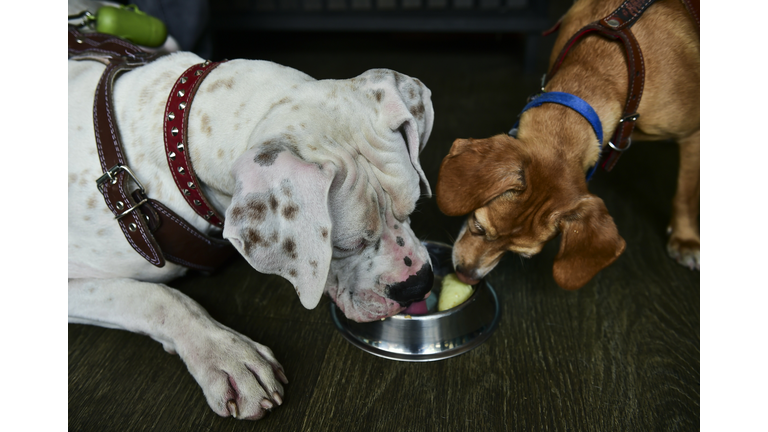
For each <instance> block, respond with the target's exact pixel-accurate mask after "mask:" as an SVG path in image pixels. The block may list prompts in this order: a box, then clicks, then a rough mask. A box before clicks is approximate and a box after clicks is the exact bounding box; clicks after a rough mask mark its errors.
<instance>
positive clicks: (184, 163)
mask: <svg viewBox="0 0 768 432" xmlns="http://www.w3.org/2000/svg"><path fill="white" fill-rule="evenodd" d="M221 63H223V62H216V63H211V62H210V61H206V62H204V63H200V64H196V65H194V66H192V67H190V68H189V69H187V70H186V71H185V72H184V73H183V74H181V77H179V79H177V80H176V84H174V86H173V88H172V89H171V93H170V94H169V95H168V102H167V103H166V104H165V125H164V126H163V128H164V134H163V135H164V138H165V156H166V159H167V160H168V168H170V170H171V174H172V175H173V180H174V181H175V182H176V186H177V187H178V188H179V191H181V194H182V195H183V196H184V199H185V200H187V203H188V204H189V206H190V207H192V209H193V210H194V211H195V212H196V213H197V214H199V215H200V216H201V217H203V218H204V219H205V220H207V221H208V222H209V223H210V224H211V225H213V226H215V227H222V226H224V217H223V216H222V215H221V214H219V212H217V211H216V209H214V208H213V206H212V205H210V204H209V203H208V200H206V199H205V196H204V195H203V193H202V190H201V189H200V184H199V182H198V181H197V176H196V175H195V171H194V170H193V169H192V160H191V158H190V156H189V151H187V148H186V145H187V142H188V141H187V136H188V135H187V128H188V126H189V112H190V111H191V109H192V101H193V100H194V97H195V93H196V92H197V89H198V88H199V87H200V83H202V82H203V79H204V78H205V77H206V75H208V73H209V72H211V71H212V70H213V69H215V68H216V66H218V65H220V64H221Z"/></svg>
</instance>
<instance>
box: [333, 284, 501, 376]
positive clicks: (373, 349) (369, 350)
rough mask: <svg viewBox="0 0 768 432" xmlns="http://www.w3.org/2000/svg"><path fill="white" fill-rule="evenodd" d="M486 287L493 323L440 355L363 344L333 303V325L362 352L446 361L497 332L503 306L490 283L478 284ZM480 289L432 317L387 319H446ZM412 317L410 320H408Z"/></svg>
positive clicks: (468, 301) (396, 317)
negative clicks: (492, 308)
mask: <svg viewBox="0 0 768 432" xmlns="http://www.w3.org/2000/svg"><path fill="white" fill-rule="evenodd" d="M479 284H483V285H485V288H486V289H487V290H488V293H489V294H490V296H491V298H492V299H493V306H494V312H493V319H492V320H491V323H490V324H489V325H488V328H487V330H485V331H483V332H482V333H481V334H479V335H478V336H477V337H475V338H474V339H472V340H470V341H469V342H467V343H465V344H463V345H461V346H458V347H455V348H451V349H448V350H445V351H441V352H439V353H431V354H404V353H396V352H391V351H386V350H383V349H380V348H376V347H374V346H371V345H368V344H366V343H364V342H362V341H361V340H360V339H358V338H357V337H356V336H355V335H354V334H353V333H352V332H351V331H350V330H349V328H347V327H346V326H344V325H343V324H342V322H341V319H339V316H338V313H337V312H338V311H339V308H337V307H336V304H335V303H333V302H331V303H330V312H331V318H332V319H333V323H334V325H335V326H336V328H337V329H338V330H339V332H340V333H341V335H342V336H343V337H344V338H345V339H346V340H347V341H349V342H350V343H351V344H352V345H354V346H356V347H357V348H360V349H361V350H363V351H365V352H367V353H369V354H373V355H375V356H378V357H382V358H386V359H389V360H398V361H406V362H428V361H437V360H445V359H448V358H451V357H456V356H458V355H461V354H464V353H466V352H468V351H471V350H472V349H474V348H477V347H478V346H480V345H481V344H482V343H483V342H485V341H486V340H487V339H488V338H489V337H490V336H491V334H493V332H494V331H495V330H496V327H497V326H498V324H499V320H500V319H501V305H500V304H499V298H498V296H497V295H496V291H495V290H494V289H493V287H492V286H491V284H490V283H488V282H487V281H486V280H482V281H480V282H479V283H478V285H479ZM477 291H478V289H475V292H474V293H473V294H472V296H471V297H470V298H469V299H467V301H466V302H464V303H463V304H462V305H460V306H458V307H455V308H451V309H448V310H445V311H442V312H438V313H434V314H430V315H402V314H398V315H394V316H391V317H389V318H387V319H396V320H430V319H431V320H436V319H440V318H444V317H447V316H450V315H453V314H456V313H458V312H460V311H461V310H462V309H463V308H464V306H465V305H467V304H469V303H470V302H471V300H472V298H473V297H475V294H477ZM408 317H410V318H408Z"/></svg>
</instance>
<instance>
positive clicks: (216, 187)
mask: <svg viewBox="0 0 768 432" xmlns="http://www.w3.org/2000/svg"><path fill="white" fill-rule="evenodd" d="M202 62H203V59H201V58H199V57H198V56H196V55H194V54H191V53H174V54H170V55H167V56H165V57H161V58H160V59H158V60H155V61H154V62H152V63H149V64H148V65H146V66H142V67H140V68H138V69H135V70H133V71H130V72H127V73H125V74H123V75H122V76H121V77H119V78H118V79H117V80H116V83H115V86H114V106H115V117H116V118H115V119H114V120H115V122H116V124H117V125H118V127H119V131H120V137H121V140H122V144H123V147H124V151H125V156H126V159H127V162H126V163H127V165H128V166H130V168H131V169H132V170H133V172H134V173H135V175H136V178H137V179H138V181H139V182H141V183H142V184H143V185H144V187H145V190H146V195H147V196H148V197H150V198H152V199H155V200H158V201H160V202H162V203H163V204H165V205H166V206H167V207H168V208H170V209H171V210H172V211H174V212H175V213H176V214H178V215H179V216H181V217H182V218H184V219H186V220H187V221H188V222H189V223H190V224H191V225H193V226H194V227H195V228H197V229H198V230H200V231H202V232H206V233H209V234H211V233H215V232H216V231H217V230H218V231H219V232H221V233H222V234H223V237H224V238H226V239H228V240H229V241H230V242H231V243H232V244H233V245H234V246H235V248H236V249H237V251H239V252H240V254H241V255H242V256H243V257H245V259H246V260H247V261H248V262H249V263H250V264H251V265H252V266H253V267H254V268H255V269H256V270H258V271H260V272H265V273H272V274H279V275H281V276H283V277H285V278H286V279H287V280H289V281H290V282H291V283H292V284H293V285H294V286H295V288H296V292H297V294H298V295H299V297H300V301H301V303H302V304H303V305H304V306H305V307H307V308H309V309H311V308H314V307H315V306H316V305H317V304H318V302H319V300H320V298H321V296H322V294H323V293H326V294H328V295H329V296H330V298H331V299H332V300H333V301H334V302H335V303H336V305H337V306H338V307H339V308H340V309H341V310H343V311H344V313H345V314H346V316H347V317H349V318H351V319H353V320H357V321H370V320H376V319H380V318H383V317H387V316H391V315H393V314H396V313H398V312H400V311H401V310H403V309H404V308H405V307H406V306H407V305H408V304H410V302H413V301H416V300H420V299H423V298H424V297H425V296H426V295H428V291H429V288H430V287H431V279H432V273H431V267H430V262H429V256H428V254H427V252H426V250H425V248H424V247H423V246H422V245H421V243H420V241H419V239H418V238H417V237H416V236H415V235H414V233H413V231H412V230H411V228H410V226H409V215H410V213H411V212H412V211H413V210H414V208H415V206H416V201H417V200H418V199H419V197H420V196H421V192H422V190H421V185H423V187H424V189H423V192H424V194H425V195H430V194H431V191H430V188H429V184H428V183H427V180H426V178H425V176H424V173H423V171H422V169H421V167H420V165H419V160H418V155H419V153H420V151H421V150H422V149H423V148H424V146H425V145H426V142H427V139H428V137H429V134H430V132H431V129H432V124H433V120H434V114H433V109H432V103H431V100H430V91H429V89H427V87H425V86H424V85H423V84H422V83H421V82H420V81H418V80H416V79H413V78H410V77H407V76H405V75H402V74H399V73H397V72H394V71H391V70H387V69H375V70H370V71H367V72H365V73H363V74H362V75H360V76H358V77H356V78H352V79H348V80H321V81H318V80H315V79H313V78H311V77H309V76H307V75H306V74H304V73H302V72H299V71H297V70H294V69H291V68H288V67H284V66H280V65H277V64H274V63H271V62H266V61H255V60H232V61H229V62H226V63H224V64H222V65H220V66H218V67H217V68H216V69H214V70H213V71H212V72H211V73H210V75H208V76H207V77H206V78H205V79H204V80H203V81H202V84H201V86H200V88H199V91H198V93H197V96H196V97H195V99H194V104H192V106H191V110H190V112H189V116H190V121H189V135H188V141H187V143H186V146H187V147H186V149H185V151H188V152H189V154H190V156H191V160H192V165H193V166H194V169H195V172H196V173H197V176H198V178H199V179H200V181H201V189H202V191H203V192H204V195H205V197H206V198H207V199H208V201H209V202H210V203H211V205H212V206H213V207H214V208H215V210H217V211H218V212H219V213H220V214H222V215H225V222H224V225H223V230H221V229H217V228H215V227H213V226H212V225H210V224H209V223H208V222H207V221H206V220H205V219H203V217H200V216H198V215H197V214H196V213H195V211H194V210H193V209H192V208H191V207H190V206H189V205H188V204H187V202H186V201H185V199H184V197H183V195H182V193H181V192H180V191H179V189H178V188H177V186H176V184H175V182H174V179H173V178H172V175H171V172H170V170H169V166H168V162H167V161H166V154H165V150H164V147H163V137H162V133H163V132H162V131H163V122H164V108H165V105H166V99H167V98H168V94H169V91H170V89H171V88H172V87H173V86H174V83H175V82H176V81H177V80H178V79H179V76H180V75H181V74H182V73H183V72H184V71H185V70H186V69H187V68H188V67H190V66H192V65H194V64H198V63H202ZM104 69H105V67H104V65H103V64H101V63H98V62H95V61H72V60H70V61H69V99H68V102H69V317H70V322H72V323H81V324H94V325H99V326H104V327H110V328H117V329H125V330H129V331H133V332H138V333H142V334H146V335H149V336H150V337H152V338H153V339H155V340H157V341H159V342H161V343H162V344H163V347H164V348H165V349H166V351H168V352H170V353H178V354H179V356H180V357H181V358H182V359H183V361H184V362H185V363H186V365H187V367H188V368H189V371H190V372H191V373H192V375H193V376H194V377H195V379H196V380H197V382H198V383H199V384H200V386H201V387H202V389H203V392H204V394H205V397H206V399H207V401H208V404H209V405H210V406H211V408H212V409H213V410H214V411H215V412H216V413H218V414H219V415H222V416H232V417H236V418H244V419H258V418H261V417H262V416H263V415H264V414H265V412H266V411H267V410H270V409H271V408H273V407H274V406H275V405H280V404H281V403H282V395H283V386H282V383H287V379H286V377H285V374H284V371H283V370H282V367H281V366H280V364H279V363H278V362H277V360H276V359H275V358H274V356H273V354H272V352H271V351H270V350H269V348H267V347H264V346H262V345H260V344H258V343H256V342H254V341H252V340H250V339H249V338H248V337H247V336H245V335H242V334H240V333H238V332H236V331H234V330H231V329H229V328H227V327H224V326H223V325H221V324H219V323H218V322H216V321H214V320H213V319H212V318H211V317H210V316H209V315H208V314H207V313H206V312H205V310H203V308H202V307H201V306H200V305H198V304H197V303H195V302H194V301H193V300H191V299H190V298H188V297H187V296H185V295H184V294H182V293H180V292H178V291H177V290H174V289H172V288H169V287H168V286H166V285H164V284H163V282H166V281H169V280H171V279H173V278H176V277H178V276H181V275H183V274H184V273H185V271H186V268H185V267H181V266H179V265H177V264H173V263H171V262H167V263H166V264H165V265H164V266H163V267H156V266H154V265H152V264H150V263H149V262H148V261H147V260H145V259H144V258H143V257H142V256H141V255H139V254H138V253H136V252H135V251H134V249H133V248H132V247H131V245H129V243H128V242H127V241H126V237H125V235H124V233H123V231H122V230H121V228H120V227H119V225H118V223H117V222H116V221H115V215H114V214H113V212H112V211H110V209H109V208H108V207H107V206H106V205H105V202H104V198H103V197H102V195H101V193H100V192H99V190H97V187H96V183H95V180H96V179H97V178H99V177H101V176H102V174H103V172H102V167H101V165H100V161H99V156H98V155H97V149H96V144H95V142H94V139H95V138H94V122H93V105H94V90H95V88H96V86H97V82H98V80H99V78H100V76H101V74H102V72H103V71H104Z"/></svg>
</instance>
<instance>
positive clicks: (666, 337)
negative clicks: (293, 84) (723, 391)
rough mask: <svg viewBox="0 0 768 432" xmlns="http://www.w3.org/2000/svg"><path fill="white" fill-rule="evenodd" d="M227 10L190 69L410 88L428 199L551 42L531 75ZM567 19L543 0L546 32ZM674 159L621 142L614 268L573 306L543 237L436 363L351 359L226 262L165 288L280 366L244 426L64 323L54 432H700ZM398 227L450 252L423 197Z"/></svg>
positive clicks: (666, 148) (155, 349)
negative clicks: (462, 143)
mask: <svg viewBox="0 0 768 432" xmlns="http://www.w3.org/2000/svg"><path fill="white" fill-rule="evenodd" d="M244 3H247V2H240V3H237V2H235V1H232V2H231V3H220V2H219V3H218V6H215V5H216V4H215V3H214V6H215V7H211V8H210V11H209V13H210V14H211V15H210V17H211V20H210V23H211V24H210V27H209V28H208V29H207V30H205V31H203V32H201V33H200V34H201V35H202V36H200V37H201V38H202V39H206V38H208V37H209V38H210V45H206V43H202V44H201V45H200V44H198V42H195V44H198V45H197V46H198V47H202V48H199V49H201V50H205V49H206V48H205V46H208V47H209V49H210V50H211V51H210V56H206V57H209V58H211V59H212V60H220V59H223V58H253V59H263V60H271V61H275V62H278V63H281V64H284V65H286V66H290V67H294V68H296V69H299V70H302V71H304V72H306V73H308V74H309V75H311V76H313V77H315V78H317V79H324V78H334V79H341V78H351V77H354V76H356V75H359V74H360V73H362V72H364V71H365V70H367V69H371V68H378V67H386V68H390V69H394V70H397V71H399V72H401V73H404V74H407V75H410V76H413V77H417V78H419V79H420V80H421V81H422V82H424V83H425V84H426V85H427V86H428V87H429V88H430V89H431V90H432V93H433V95H432V101H433V104H434V109H435V126H434V129H433V131H432V135H431V137H430V140H429V144H428V145H427V147H426V149H425V150H424V152H423V153H422V154H421V161H422V165H423V168H424V170H425V173H426V175H427V178H428V180H429V182H430V184H431V185H432V188H433V189H434V187H435V184H436V180H437V174H438V169H439V165H440V162H441V161H442V158H443V157H444V156H445V155H446V154H447V152H448V149H449V148H450V145H451V143H452V142H453V140H454V139H456V138H459V137H461V138H466V137H475V138H482V137H487V136H490V135H494V134H497V133H503V132H506V131H507V130H508V129H509V128H510V127H511V125H512V124H513V123H514V121H515V118H516V116H517V113H518V112H519V110H520V109H521V108H522V107H523V105H524V104H525V100H526V97H527V96H528V95H529V94H531V93H533V92H535V91H536V90H537V88H538V82H539V80H540V77H541V74H542V73H543V72H544V71H545V69H546V64H547V58H548V55H549V50H550V49H551V45H552V43H553V42H554V36H549V37H546V38H542V39H541V40H540V41H538V42H537V43H538V48H537V50H536V56H535V59H534V61H533V62H532V63H531V62H530V61H528V62H526V52H528V51H527V48H530V40H529V39H527V37H526V35H525V34H524V33H519V32H507V33H500V32H490V33H487V32H445V31H444V32H415V31H399V32H384V31H378V32H359V31H358V32H318V31H311V32H309V31H292V32H284V31H256V30H253V29H250V30H249V29H245V28H227V26H226V25H223V24H222V22H221V21H218V20H217V17H219V16H225V15H226V13H229V12H231V11H232V10H235V11H237V10H242V9H237V8H236V7H235V6H237V7H241V6H242V4H244ZM238 4H239V5H240V6H238ZM227 5H229V6H227ZM569 5H570V2H569V1H551V2H549V3H547V4H546V9H545V12H546V16H547V19H548V21H549V22H548V23H549V24H554V22H555V21H556V20H557V18H558V17H559V16H561V15H562V14H563V13H564V12H565V11H566V10H567V8H568V7H569ZM227 7H231V9H227ZM228 11H229V12H228ZM241 13H243V12H241ZM233 27H237V26H233ZM677 163H678V156H677V150H676V146H675V145H674V143H669V142H660V143H636V144H635V145H634V146H633V148H632V149H631V150H630V151H629V152H628V153H627V154H625V155H624V156H623V157H622V159H621V161H620V162H619V163H618V165H617V166H616V168H615V169H614V170H613V171H612V172H610V173H606V172H604V171H598V172H597V173H596V175H595V177H594V179H593V180H592V181H591V182H590V190H591V191H592V192H593V193H595V194H596V195H598V196H600V197H601V198H602V199H603V200H604V201H605V203H606V206H607V207H608V210H609V212H610V213H611V215H612V216H613V218H614V220H615V222H616V224H617V226H618V228H619V232H620V233H621V235H622V236H623V237H624V238H625V240H626V241H627V249H626V251H625V252H624V254H623V255H622V256H621V257H620V258H619V259H618V260H617V261H616V262H615V263H614V264H613V265H611V266H610V267H608V268H607V269H605V270H603V271H602V272H601V273H600V274H598V275H597V276H596V277H595V278H594V279H593V280H592V281H591V282H589V283H588V284H587V285H586V286H585V287H584V288H582V289H581V290H578V291H575V292H567V291H564V290H562V289H560V288H559V287H558V286H557V285H556V284H555V282H554V281H553V279H552V261H553V258H554V256H555V254H556V253H557V249H558V244H559V240H557V239H556V240H554V241H553V242H550V243H549V244H548V245H547V246H546V247H545V249H544V250H543V251H542V253H540V254H539V255H537V256H534V257H533V258H530V259H522V258H520V257H518V256H516V255H512V254H508V255H507V256H506V257H505V258H504V259H503V260H502V262H501V263H500V264H499V265H498V267H497V268H496V269H495V270H494V271H493V272H491V274H490V275H489V276H488V277H487V280H488V282H489V283H490V284H491V285H492V286H493V287H494V288H495V290H496V292H497V293H498V295H499V299H500V302H501V310H502V317H501V321H500V324H499V327H498V328H497V330H496V331H495V333H494V334H493V335H491V337H490V338H489V339H488V340H487V341H486V342H485V343H484V344H483V345H481V346H480V347H478V348H476V349H475V350H473V351H470V352H468V353H466V354H463V355H461V356H458V357H455V358H452V359H447V360H442V361H438V362H430V363H404V362H395V361H391V360H385V359H380V358H378V357H375V356H373V355H370V354H368V353H365V352H363V351H361V350H359V349H358V348H356V347H354V346H352V345H351V344H349V343H348V342H347V341H346V340H345V339H343V338H342V336H341V335H340V334H339V333H338V332H337V331H336V330H335V328H334V327H333V324H332V322H331V319H330V314H329V309H328V308H329V300H328V299H327V298H324V299H323V300H322V301H321V304H320V305H319V306H318V307H317V308H316V309H314V310H311V311H308V310H305V309H304V308H303V307H302V306H301V304H300V303H299V301H298V298H297V297H296V296H295V294H294V292H293V289H292V288H291V287H290V284H288V283H287V282H286V281H284V280H283V279H281V278H279V277H277V276H269V275H262V274H259V273H257V272H256V271H254V270H253V269H251V268H250V267H249V266H248V265H247V263H245V261H244V260H241V259H238V260H236V261H234V262H233V263H232V264H231V265H229V266H227V267H226V268H225V269H224V270H223V271H221V272H219V273H217V274H215V275H212V276H207V277H206V276H201V275H189V276H187V277H185V278H182V279H180V280H177V281H174V282H173V283H171V284H170V285H171V286H173V287H175V288H178V289H180V290H181V291H183V292H184V293H186V294H188V295H189V296H191V297H192V298H193V299H195V300H196V301H198V302H199V303H200V304H202V305H203V306H204V307H205V308H206V309H207V310H208V311H209V312H210V314H211V315H212V316H213V317H214V318H215V319H217V320H218V321H220V322H222V323H223V324H225V325H227V326H230V327H232V328H233V329H235V330H237V331H239V332H241V333H243V334H245V335H247V336H249V337H251V338H252V339H254V340H256V341H258V342H261V343H263V344H265V345H267V346H269V347H270V348H272V350H273V351H274V353H275V355H276V356H277V358H278V360H279V361H280V362H281V363H282V365H283V366H284V367H285V370H286V374H287V375H288V378H289V380H290V384H288V385H287V386H286V394H285V398H284V400H285V402H284V404H283V406H281V407H279V408H278V409H276V410H274V411H273V412H272V413H271V414H269V415H268V416H267V417H266V418H265V419H263V420H261V421H258V422H256V423H252V422H240V421H236V420H232V419H224V418H220V417H218V416H217V415H216V414H214V413H213V412H212V411H211V410H210V409H209V408H208V406H207V404H206V402H205V399H204V397H203V394H202V391H201V390H200V389H199V387H198V386H197V384H196V383H195V382H194V380H193V379H192V377H191V376H190V375H189V373H188V372H187V371H186V367H185V366H184V364H183V363H182V362H181V360H179V358H178V357H176V356H171V355H169V354H167V353H165V351H163V349H162V346H161V345H160V344H158V343H156V342H154V341H152V340H151V339H149V338H147V337H145V336H140V335H136V334H131V333H128V332H124V331H116V330H107V329H102V328H98V327H92V326H84V325H72V324H70V325H69V374H68V389H69V390H68V394H69V404H68V412H69V429H70V430H82V431H110V430H118V431H133V430H157V431H198V430H199V431H230V430H265V431H266V430H270V431H271V430H274V431H294V430H296V431H298V430H308V431H309V430H334V431H336V430H341V431H358V430H360V431H362V430H365V431H369V430H375V431H400V430H403V431H454V430H466V431H534V430H535V431H655V430H658V431H692V430H699V418H700V405H699V402H700V372H699V368H700V362H699V348H700V330H699V319H700V309H699V301H700V296H699V287H700V284H699V273H698V272H692V271H690V270H688V269H686V268H683V267H681V266H679V265H677V264H676V263H674V262H673V261H672V260H671V259H669V258H668V257H667V256H666V250H665V244H666V236H665V229H666V227H667V223H668V221H669V218H670V201H671V198H672V195H673V194H674V188H675V178H676V170H677ZM411 221H412V227H413V229H414V231H415V232H416V234H417V235H418V236H420V237H421V238H422V239H428V240H434V241H442V242H448V243H450V242H452V239H453V238H454V237H455V236H456V234H457V232H458V229H459V227H460V225H461V223H462V218H452V217H446V216H444V215H443V214H442V213H440V211H439V210H438V209H437V206H436V203H435V199H434V197H432V198H423V199H422V200H421V201H420V202H419V205H418V208H417V210H416V212H415V213H414V214H413V215H412V217H411Z"/></svg>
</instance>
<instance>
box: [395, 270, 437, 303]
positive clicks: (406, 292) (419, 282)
mask: <svg viewBox="0 0 768 432" xmlns="http://www.w3.org/2000/svg"><path fill="white" fill-rule="evenodd" d="M434 279H435V276H434V274H433V273H432V266H430V265H429V264H424V265H423V266H422V267H421V269H419V271H418V272H417V273H416V274H414V275H411V276H409V277H408V279H406V280H404V281H402V282H398V283H396V284H392V285H388V286H387V297H389V298H390V299H392V300H394V301H396V302H398V303H400V305H402V306H408V305H410V304H411V303H413V302H415V301H418V300H423V299H424V296H426V295H427V293H428V292H429V291H431V290H432V282H433V281H434Z"/></svg>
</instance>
